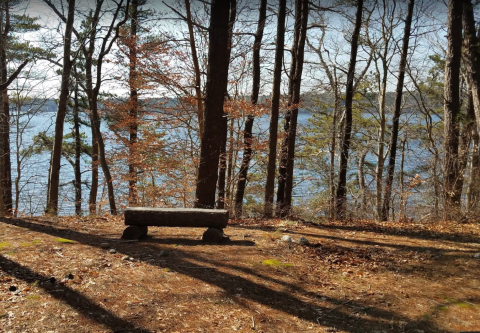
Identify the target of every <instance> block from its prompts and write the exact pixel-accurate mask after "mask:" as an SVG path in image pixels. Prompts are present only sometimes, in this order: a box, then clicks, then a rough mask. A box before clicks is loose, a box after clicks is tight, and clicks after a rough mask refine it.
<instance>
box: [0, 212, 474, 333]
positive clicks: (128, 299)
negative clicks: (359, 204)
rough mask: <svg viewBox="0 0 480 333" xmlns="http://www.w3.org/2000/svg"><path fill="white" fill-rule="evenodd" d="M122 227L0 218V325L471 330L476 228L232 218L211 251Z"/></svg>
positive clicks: (101, 221)
mask: <svg viewBox="0 0 480 333" xmlns="http://www.w3.org/2000/svg"><path fill="white" fill-rule="evenodd" d="M124 227H125V226H124V225H123V220H122V218H120V217H110V216H106V217H103V218H91V217H85V218H71V217H58V218H55V219H54V218H24V219H0V331H1V332H42V333H44V332H172V333H173V332H272V333H277V332H378V333H380V332H417V333H422V332H424V333H425V332H460V331H480V259H478V258H476V257H478V256H479V255H475V254H476V253H479V252H480V223H476V224H474V223H472V224H455V223H423V224H421V223H416V222H411V223H376V222H372V221H351V222H344V223H340V222H325V223H322V224H318V225H316V224H313V223H308V222H300V221H288V220H277V219H271V220H262V219H244V220H233V221H230V224H229V227H228V228H226V229H225V233H226V234H227V235H229V236H230V238H231V241H230V242H227V243H225V244H221V245H212V244H206V243H203V242H202V241H201V235H202V233H203V231H204V230H202V229H193V228H154V227H152V228H150V231H149V237H148V238H146V239H144V240H141V241H139V242H122V241H121V240H120V239H119V238H120V236H121V234H122V231H123V229H124ZM283 235H289V236H291V237H292V238H293V239H294V240H295V241H297V240H298V239H299V238H300V237H302V236H303V237H306V238H307V239H308V240H309V241H310V243H311V244H310V245H300V244H298V243H296V242H295V243H286V242H282V241H280V238H281V237H282V236H283ZM104 243H108V246H107V244H104ZM113 252H115V253H113Z"/></svg>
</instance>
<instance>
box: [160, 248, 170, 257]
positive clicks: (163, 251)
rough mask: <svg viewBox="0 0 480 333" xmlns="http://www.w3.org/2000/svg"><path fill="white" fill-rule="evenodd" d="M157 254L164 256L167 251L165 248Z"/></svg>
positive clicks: (166, 254)
mask: <svg viewBox="0 0 480 333" xmlns="http://www.w3.org/2000/svg"><path fill="white" fill-rule="evenodd" d="M158 255H159V256H160V257H166V256H168V252H167V251H165V250H161V251H160V252H159V253H158Z"/></svg>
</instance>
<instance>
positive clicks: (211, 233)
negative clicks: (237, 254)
mask: <svg viewBox="0 0 480 333" xmlns="http://www.w3.org/2000/svg"><path fill="white" fill-rule="evenodd" d="M202 240H203V241H204V242H209V243H221V242H225V241H229V240H230V238H229V237H228V236H225V235H224V233H223V229H221V228H216V227H209V228H208V229H207V230H206V231H205V232H204V233H203V236H202Z"/></svg>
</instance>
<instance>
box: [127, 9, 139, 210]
mask: <svg viewBox="0 0 480 333" xmlns="http://www.w3.org/2000/svg"><path fill="white" fill-rule="evenodd" d="M131 8H132V9H131V13H130V42H129V45H128V49H129V61H130V68H129V71H130V78H129V86H130V110H129V117H128V118H129V121H128V122H129V124H130V126H129V132H130V138H129V145H128V148H129V154H128V173H129V177H128V204H129V206H136V205H137V204H138V191H137V163H136V160H137V158H138V157H137V149H136V148H137V147H136V146H137V140H138V135H137V133H138V90H137V85H138V82H137V78H138V72H137V28H138V0H132V6H131Z"/></svg>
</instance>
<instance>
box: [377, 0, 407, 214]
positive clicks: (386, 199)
mask: <svg viewBox="0 0 480 333" xmlns="http://www.w3.org/2000/svg"><path fill="white" fill-rule="evenodd" d="M414 5H415V0H410V1H409V2H408V10H407V18H406V19H405V28H404V32H403V42H402V43H403V44H402V53H401V55H400V64H399V66H398V67H399V68H398V73H399V75H398V81H397V88H396V90H395V105H394V111H393V125H392V136H391V139H390V149H389V151H390V155H389V158H388V166H387V177H386V179H385V189H384V191H385V193H384V195H383V207H382V219H381V220H382V221H387V220H388V218H389V216H388V214H389V211H390V200H391V196H392V184H393V175H394V173H395V161H396V157H397V141H398V131H399V124H400V114H401V107H402V96H403V83H404V81H405V68H406V65H407V56H408V44H409V41H410V33H411V26H412V18H413V8H414Z"/></svg>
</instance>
